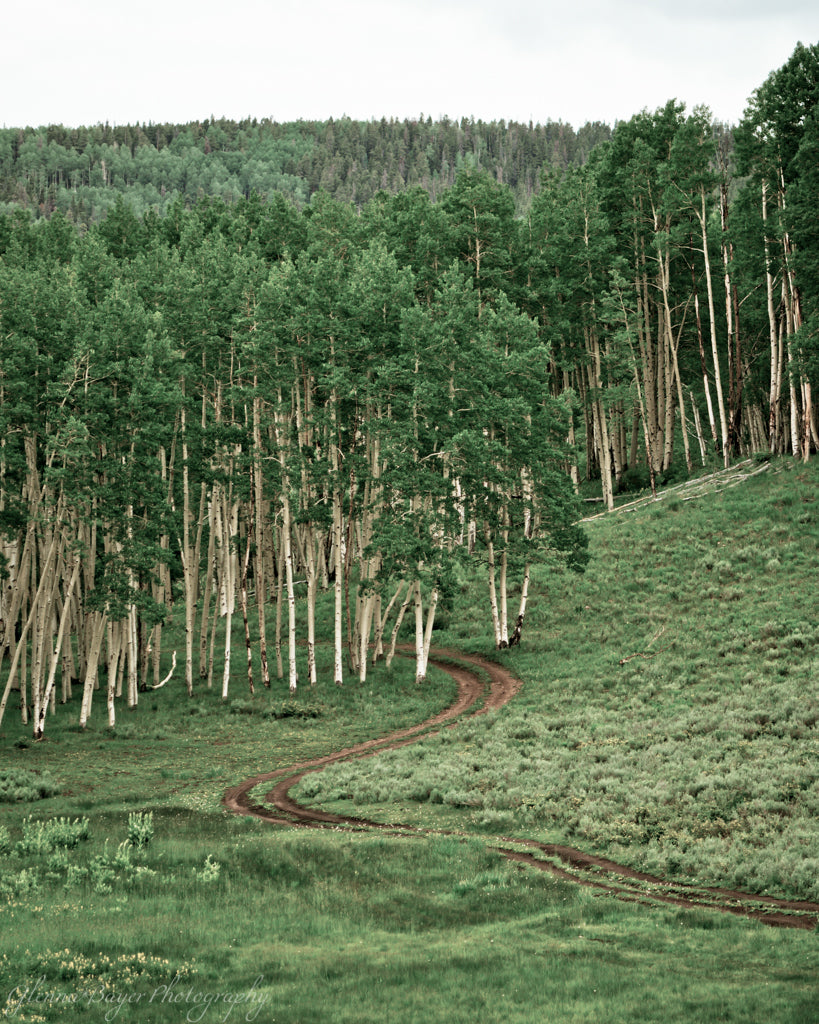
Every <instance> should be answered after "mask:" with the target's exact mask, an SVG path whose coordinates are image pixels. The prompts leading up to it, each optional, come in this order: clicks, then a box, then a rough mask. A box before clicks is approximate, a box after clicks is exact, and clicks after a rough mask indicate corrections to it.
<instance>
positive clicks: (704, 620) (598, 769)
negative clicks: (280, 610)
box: [0, 461, 819, 1024]
mask: <svg viewBox="0 0 819 1024" xmlns="http://www.w3.org/2000/svg"><path fill="white" fill-rule="evenodd" d="M817 484H819V470H817V469H816V468H815V467H814V466H813V465H809V466H807V467H803V466H801V465H799V464H796V463H792V462H790V461H783V462H780V463H776V464H775V465H774V467H773V468H772V470H771V471H769V472H768V473H767V474H761V475H760V476H759V477H755V478H752V479H750V480H748V481H746V482H745V483H744V484H742V485H741V486H739V487H735V488H732V489H730V490H726V491H722V492H720V493H717V494H712V495H708V496H706V495H703V496H700V497H697V498H693V499H691V500H685V499H684V498H682V497H680V496H679V493H680V492H675V497H674V498H671V499H666V500H665V501H663V502H658V503H656V504H650V505H647V506H645V507H642V508H639V509H632V510H630V511H628V512H623V513H622V514H620V515H615V516H610V517H604V518H601V519H596V520H595V521H594V522H592V523H590V524H589V533H590V537H591V550H592V563H591V564H590V566H589V568H588V570H587V572H586V574H585V576H583V577H574V576H572V577H566V576H563V575H561V574H558V573H556V572H554V571H553V570H552V569H547V568H546V567H542V568H540V569H539V570H537V572H536V578H535V580H534V584H533V595H532V600H531V607H530V615H529V618H528V621H527V623H526V629H525V632H524V642H523V646H522V647H521V648H520V649H517V650H514V651H511V652H505V653H504V654H503V655H502V656H501V657H502V658H503V660H504V661H505V662H506V663H508V664H509V665H510V666H511V667H512V668H513V670H514V671H515V672H516V673H517V674H518V675H519V676H520V677H521V678H522V679H523V680H524V682H525V685H524V687H523V689H522V691H521V693H520V694H519V695H518V697H517V698H516V699H515V701H514V702H513V704H512V705H510V706H509V707H507V708H505V709H503V710H502V711H501V712H499V713H493V714H490V715H487V716H484V717H482V718H478V719H475V720H472V721H468V720H467V721H463V722H462V723H461V724H459V725H458V726H456V727H455V728H454V729H447V730H444V731H442V732H441V733H440V734H439V735H438V736H437V737H430V738H428V739H426V740H424V741H423V742H422V743H420V744H419V745H413V746H409V747H406V748H403V750H401V751H396V752H394V753H387V752H384V753H381V754H378V755H376V756H374V757H371V758H367V759H364V760H361V761H358V762H355V763H353V764H349V765H338V766H336V767H333V768H328V769H325V770H324V771H323V772H321V773H314V774H311V775H308V776H306V777H305V778H304V780H303V782H302V784H301V790H302V792H303V794H306V795H309V799H310V800H315V801H316V802H321V803H322V806H326V807H328V808H329V809H342V808H343V809H345V810H348V811H349V810H352V811H353V812H354V813H360V814H362V815H364V816H366V817H369V818H377V817H379V816H381V817H383V819H384V820H402V821H407V822H410V823H414V824H417V825H419V826H424V827H428V828H438V829H443V828H450V829H455V830H457V831H458V832H459V833H462V835H460V836H459V837H456V836H444V835H441V834H434V833H430V834H426V835H419V836H417V837H414V838H403V839H400V838H396V837H390V836H388V835H383V836H381V835H375V834H370V833H351V832H343V831H337V830H331V829H327V830H314V829H285V828H278V827H271V826H269V825H266V824H264V823H261V822H258V821H256V820H253V819H249V818H240V817H236V816H233V815H230V814H228V813H226V812H225V811H224V810H223V809H222V808H221V807H220V800H221V796H222V793H223V792H224V790H225V788H226V787H227V786H229V785H235V784H236V783H238V782H240V781H242V780H243V779H245V778H248V777H251V776H253V775H256V774H260V773H262V772H269V771H273V770H275V769H276V768H279V767H283V766H286V765H288V764H291V763H294V762H298V761H302V760H305V759H308V758H310V757H314V756H317V755H319V754H322V753H326V752H328V751H331V750H337V749H341V748H342V747H347V746H350V745H351V744H353V743H355V742H358V741H361V740H364V739H367V738H371V737H374V736H380V735H383V734H385V733H387V732H389V731H391V730H393V729H398V728H400V727H402V726H405V725H408V724H411V723H415V722H418V721H422V720H423V719H425V718H426V717H428V716H430V715H432V714H433V713H435V712H436V711H437V710H438V709H440V708H441V707H443V706H444V705H446V704H447V703H449V702H450V701H451V700H452V698H453V695H454V690H453V686H452V684H451V683H450V682H449V680H448V677H445V676H443V675H441V674H440V673H431V674H430V679H429V682H428V684H427V685H426V686H425V687H424V688H422V689H421V690H419V689H418V688H417V687H416V686H415V684H414V682H413V681H412V665H411V663H408V662H398V661H397V662H396V665H395V668H394V671H393V672H392V673H390V674H387V673H384V672H383V670H380V671H379V672H377V673H375V674H373V676H372V677H371V679H370V680H368V682H367V684H366V686H365V687H364V688H362V687H360V686H359V685H358V684H357V683H355V682H350V683H349V684H348V685H347V686H345V687H344V688H343V689H342V690H338V689H337V688H336V687H334V686H333V685H332V682H331V681H330V673H329V672H328V671H327V665H326V663H325V664H324V669H323V671H322V675H321V680H320V684H319V686H318V687H317V688H316V690H315V691H310V690H309V688H306V687H305V688H303V689H301V690H300V691H299V695H298V697H297V699H296V701H295V702H289V701H288V699H287V698H286V693H285V691H284V689H283V684H280V683H279V684H276V685H277V688H276V689H275V690H274V692H272V693H258V692H257V695H256V697H255V698H254V699H251V698H250V697H249V696H248V695H247V693H246V688H245V687H243V684H242V677H243V675H244V671H243V668H242V666H241V665H240V664H239V661H240V659H239V658H238V657H237V670H236V679H235V681H234V682H233V683H232V688H231V697H230V699H229V701H228V702H227V705H224V704H223V702H222V701H221V700H220V699H219V695H218V692H217V691H215V690H211V691H207V690H201V691H197V693H196V695H195V697H194V699H193V700H192V701H189V700H188V699H187V698H186V697H185V696H184V694H183V693H181V692H180V690H181V689H182V687H181V681H180V679H179V678H178V677H177V678H175V679H174V680H173V681H172V682H171V683H169V684H168V685H167V686H166V687H165V688H164V689H163V690H160V691H157V692H156V693H153V694H146V695H142V696H141V699H140V705H139V708H138V710H137V711H135V712H132V713H128V712H125V711H121V712H120V716H119V721H118V724H117V728H116V730H115V731H114V732H113V733H111V732H110V731H109V730H107V729H106V728H105V723H104V715H103V709H102V708H101V707H97V708H96V709H95V713H94V716H93V717H92V719H91V723H90V727H89V729H88V730H87V731H86V732H85V733H84V734H81V733H80V732H79V731H78V729H77V727H76V718H77V715H78V711H79V708H78V701H76V702H74V703H76V704H77V707H76V708H73V707H69V708H61V709H60V710H59V713H58V715H57V716H55V717H53V718H50V719H49V722H48V724H47V728H46V739H45V741H44V742H42V743H40V744H34V743H31V742H29V740H28V736H29V729H28V728H27V727H23V726H21V725H19V724H18V723H17V722H16V721H14V720H13V718H12V717H10V716H9V715H8V714H7V717H6V719H5V721H4V723H3V727H2V732H0V776H2V778H3V779H7V780H10V781H8V782H7V784H6V791H7V792H9V793H12V792H14V793H24V794H26V795H24V796H23V797H22V798H20V797H19V796H16V797H15V796H10V797H7V798H6V802H0V1006H2V1005H3V1004H5V1014H6V1016H7V1017H9V1018H10V1019H14V1020H20V1021H37V1020H45V1021H71V1020H75V1019H76V1020H78V1021H80V1020H82V1021H89V1022H97V1021H105V1020H109V1021H110V1020H117V1021H134V1022H136V1021H140V1022H148V1024H154V1022H166V1021H167V1022H170V1021H186V1020H202V1021H206V1022H210V1021H221V1020H231V1021H233V1020H258V1021H261V1022H264V1024H268V1022H288V1024H310V1022H316V1024H318V1022H322V1024H324V1022H326V1021H327V1020H330V1019H332V1020H333V1021H341V1022H350V1024H366V1022H373V1024H376V1022H377V1024H382V1022H385V1021H388V1022H389V1021H400V1022H401V1024H404V1022H416V1021H417V1022H419V1024H420V1022H423V1024H428V1022H437V1021H440V1022H450V1021H451V1022H464V1024H466V1022H469V1024H472V1022H474V1021H482V1022H494V1021H497V1022H501V1021H502V1022H511V1024H529V1022H532V1024H534V1022H538V1024H542V1022H544V1021H547V1022H549V1024H579V1022H587V1021H588V1022H591V1021H594V1022H606V1024H609V1022H611V1024H620V1022H634V1024H637V1022H641V1024H642V1022H657V1024H669V1022H672V1024H673V1022H686V1024H688V1022H692V1024H701V1022H706V1024H707V1022H712V1021H714V1022H716V1021H736V1022H737V1024H739V1022H742V1024H748V1022H752V1024H753V1022H757V1021H760V1022H761V1021H765V1022H769V1021H770V1022H773V1024H778V1022H782V1024H792V1022H806V1024H807V1022H813V1021H815V1020H816V1019H817V1018H819V995H817V988H816V984H815V979H816V976H817V969H818V968H819V949H817V945H816V935H815V934H812V933H810V932H804V931H791V930H786V929H772V928H769V927H765V926H763V925H760V924H757V923H754V922H752V921H748V920H744V919H740V918H735V917H733V916H730V915H725V914H720V913H717V912H711V911H705V910H697V911H685V910H676V909H673V908H669V907H667V906H661V905H657V904H651V905H641V904H637V903H624V902H620V901H618V900H616V899H613V898H612V897H611V896H608V895H605V894H597V895H595V894H594V893H593V892H592V891H590V890H588V889H584V888H581V887H579V886H576V885H572V884H569V883H566V882H563V881H560V880H557V879H555V878H554V877H553V876H552V875H551V874H549V873H547V872H541V871H535V870H532V869H528V868H523V867H519V866H515V865H513V864H510V863H509V862H507V861H506V860H505V859H504V858H502V857H501V855H500V854H499V853H497V852H494V851H493V850H492V849H490V847H491V845H492V844H493V843H495V842H497V841H498V840H497V836H498V835H506V836H509V835H512V836H520V837H523V836H530V837H533V838H538V839H540V840H543V841H564V842H570V843H572V844H573V845H575V846H579V847H582V848H584V849H587V850H590V851H591V850H598V851H600V852H605V853H606V854H608V855H610V856H612V857H613V858H614V859H617V860H621V861H625V862H629V863H632V864H634V865H635V866H640V867H644V868H647V869H649V870H652V871H655V872H657V873H659V874H663V875H666V876H669V877H677V878H680V879H689V880H692V881H697V882H699V883H704V884H729V885H737V886H741V887H743V888H750V889H751V890H752V891H755V892H762V891H763V890H764V889H768V890H769V891H770V892H771V893H772V894H779V895H788V894H790V895H801V896H806V897H812V898H814V899H816V884H817V883H816V879H817V877H819V870H817V867H819V848H818V847H817V829H816V810H817V800H819V783H818V782H817V769H816V765H817V756H816V755H817V753H819V750H817V722H819V692H817V687H816V684H815V681H814V673H813V667H814V664H815V663H816V660H817V655H818V652H817V644H819V629H817V626H816V624H815V622H814V621H813V620H814V619H815V607H814V605H815V602H814V601H813V594H814V592H815V580H816V578H817V568H819V565H818V564H817V563H819V530H818V529H817V523H819V517H818V516H817V512H816V505H815V500H816V495H817V493H819V489H817ZM486 618H487V616H486V598H485V592H484V590H483V588H482V585H481V584H480V582H479V581H476V580H470V579H463V580H462V590H461V592H460V593H459V594H458V595H456V600H455V603H454V606H453V608H452V611H451V612H450V613H449V616H448V628H447V630H446V631H445V632H442V633H441V634H439V639H440V642H441V643H442V644H443V643H450V644H452V645H455V646H457V645H461V646H463V647H464V648H471V649H473V650H482V651H483V652H484V653H488V648H487V643H486ZM476 638H477V639H476ZM41 780H42V781H44V783H45V784H44V785H43V786H42V787H40V786H39V782H40V781H41ZM305 798H307V797H306V796H305ZM148 814H150V815H151V817H150V819H148V818H147V815H148ZM85 819H87V821H88V824H87V828H86V826H85V825H84V824H83V822H84V820H85ZM38 822H44V823H48V824H46V825H45V826H42V827H38V826H37V823H38ZM78 823H79V824H78ZM86 833H87V835H86ZM129 838H130V840H131V842H130V843H129V841H128V840H129Z"/></svg>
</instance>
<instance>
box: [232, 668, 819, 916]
mask: <svg viewBox="0 0 819 1024" xmlns="http://www.w3.org/2000/svg"><path fill="white" fill-rule="evenodd" d="M430 660H431V661H432V662H433V664H435V665H437V666H438V667H439V668H441V669H443V671H445V672H448V673H449V674H450V675H451V676H452V677H453V678H454V679H455V680H456V682H457V683H458V697H457V699H456V700H455V702H454V703H453V704H452V705H451V706H450V707H448V708H446V709H445V710H444V711H442V712H441V713H440V714H438V715H435V716H434V717H432V718H429V719H427V720H426V721H425V722H421V723H420V724H419V725H415V726H411V727H410V728H408V729H402V730H399V731H398V732H393V733H390V734H389V735H387V736H382V737H381V738H379V739H374V740H368V741H366V742H365V743H358V744H356V745H354V746H351V747H346V748H345V749H343V750H338V751H335V752H333V753H329V754H326V755H323V756H321V757H316V758H313V759H311V760H309V761H302V762H300V763H298V764H293V765H290V766H289V767H287V768H282V769H279V770H278V771H274V772H268V773H265V774H262V775H255V776H253V778H250V779H246V780H245V781H244V782H242V783H241V784H240V785H238V786H234V787H232V788H231V789H228V790H227V791H226V792H225V795H224V797H223V798H222V803H223V805H224V806H225V807H226V808H227V809H228V810H230V811H233V812H234V813H236V814H248V815H252V816H254V817H256V818H261V819H262V820H264V821H269V822H271V823H273V824H277V825H290V826H303V827H314V828H318V827H333V828H347V829H358V830H361V829H378V830H381V831H386V832H389V833H390V834H394V835H419V834H424V830H422V829H417V828H414V827H412V826H408V825H401V824H395V823H392V824H384V823H383V822H376V821H369V820H368V819H366V818H355V817H349V816H345V815H339V814H330V813H328V812H326V811H321V810H318V809H316V808H311V807H304V806H302V805H301V804H299V803H297V802H296V801H295V800H294V799H293V798H292V797H291V796H290V790H291V789H292V787H293V786H295V785H296V783H297V782H298V781H299V780H300V779H301V778H302V777H303V776H304V775H306V774H308V773H309V772H314V771H320V770H321V769H322V768H324V767H326V766H327V765H328V764H335V763H336V762H338V761H346V760H352V759H355V758H360V757H370V756H372V755H373V754H377V753H379V752H380V751H382V750H388V749H393V748H396V747H401V746H405V745H406V744H409V743H415V742H417V741H418V740H419V739H421V738H423V737H424V736H427V735H429V734H430V733H431V732H435V731H437V730H438V729H439V728H440V727H442V726H445V725H446V724H447V723H452V722H453V721H454V720H455V719H458V718H461V717H462V716H464V715H466V714H467V713H469V714H470V716H474V715H480V714H485V713H486V712H487V711H489V710H492V709H495V708H499V707H502V706H503V705H504V704H506V703H508V702H509V701H510V700H511V699H512V698H513V697H514V696H515V694H516V693H517V692H518V690H519V689H520V687H521V686H522V685H523V684H522V683H521V681H520V680H518V679H515V677H514V676H512V675H511V673H509V672H507V670H506V669H505V668H503V666H501V665H498V664H495V663H494V662H491V661H486V660H484V659H483V658H480V657H478V656H477V655H471V654H463V653H461V652H459V651H453V650H447V649H438V650H436V651H434V652H433V654H432V655H431V657H430ZM470 665H473V666H475V667H476V668H478V669H480V670H481V672H482V674H484V675H486V676H487V677H488V680H489V682H488V683H485V682H484V681H483V679H482V678H481V676H480V675H478V674H477V673H476V672H475V671H473V670H472V669H471V668H470V667H469V666H470ZM264 782H271V783H273V786H272V788H271V789H270V791H269V792H268V793H266V794H265V796H264V803H261V804H260V803H255V802H254V801H253V800H252V799H251V798H250V792H251V790H253V789H255V788H256V786H259V785H260V784H261V783H264ZM430 831H431V830H428V831H427V833H426V834H429V832H430ZM436 834H445V833H441V832H437V833H436ZM446 834H452V833H446ZM491 847H492V849H494V850H496V851H497V852H498V853H501V854H502V855H503V856H504V857H507V858H508V859H509V860H512V861H515V862H517V863H519V864H524V865H527V866H529V867H531V868H537V869H538V870H541V871H549V872H551V873H552V874H554V875H556V876H558V877H559V878H562V879H565V880H567V881H571V882H575V883H577V884H579V885H586V886H591V887H592V888H594V889H595V890H597V891H598V892H601V893H607V894H609V895H611V896H614V897H616V898H618V899H622V900H627V901H631V902H640V903H648V904H657V903H659V904H671V905H673V906H677V907H686V908H695V907H696V908H701V909H708V910H715V911H721V912H723V913H731V914H738V915H741V916H743V917H750V918H754V919H756V920H758V921H761V922H763V923H765V924H769V925H775V926H778V927H784V928H803V929H807V930H814V929H816V928H817V925H819V903H811V902H809V901H806V900H780V899H775V898H774V897H771V896H755V895H753V894H751V893H743V892H736V891H733V890H730V889H721V888H714V887H706V886H695V885H690V884H687V883H682V882H669V881H666V880H664V879H661V878H657V877H655V876H653V875H649V874H646V873H645V872H642V871H635V870H634V869H632V868H629V867H627V866H625V865H623V864H617V863H615V862H614V861H610V860H607V859H606V858H605V857H597V856H594V855H592V854H588V853H584V852H583V851H582V850H577V849H574V848H573V847H570V846H562V845H559V844H554V843H540V842H538V841H537V840H533V839H516V838H513V837H503V838H500V839H497V840H494V841H493V842H492V843H491Z"/></svg>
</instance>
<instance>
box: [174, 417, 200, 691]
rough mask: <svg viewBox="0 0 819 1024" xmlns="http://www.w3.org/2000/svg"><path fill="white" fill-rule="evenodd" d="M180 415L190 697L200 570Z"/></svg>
mask: <svg viewBox="0 0 819 1024" xmlns="http://www.w3.org/2000/svg"><path fill="white" fill-rule="evenodd" d="M180 416H181V429H182V537H181V539H180V542H179V548H180V554H181V557H182V572H183V580H184V584H185V689H186V690H187V691H188V696H189V697H190V696H191V695H192V694H193V633H194V629H195V628H196V597H197V595H196V576H197V574H198V569H199V567H198V566H197V565H194V554H193V545H192V544H191V519H192V516H191V501H190V473H189V459H188V440H187V432H186V426H187V419H186V415H185V406H184V403H183V405H182V410H181V413H180Z"/></svg>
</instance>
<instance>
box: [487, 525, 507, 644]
mask: <svg viewBox="0 0 819 1024" xmlns="http://www.w3.org/2000/svg"><path fill="white" fill-rule="evenodd" d="M483 532H484V537H485V538H486V562H487V576H488V582H489V607H490V609H491V610H492V629H493V631H494V634H495V649H496V650H500V648H501V647H502V646H503V645H502V639H503V637H502V634H501V621H500V610H499V608H498V591H497V586H496V580H495V545H494V544H493V542H492V534H491V532H490V530H489V524H488V523H485V524H484V531H483Z"/></svg>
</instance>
